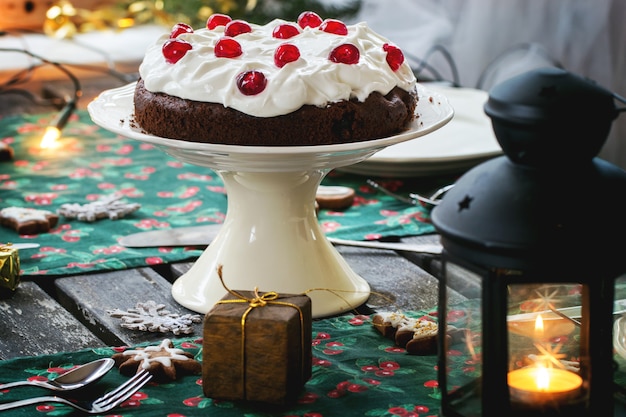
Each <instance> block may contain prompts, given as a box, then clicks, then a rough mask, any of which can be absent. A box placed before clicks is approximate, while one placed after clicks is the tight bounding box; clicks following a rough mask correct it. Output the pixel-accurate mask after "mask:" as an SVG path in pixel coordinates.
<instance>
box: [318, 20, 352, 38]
mask: <svg viewBox="0 0 626 417" xmlns="http://www.w3.org/2000/svg"><path fill="white" fill-rule="evenodd" d="M320 30H323V31H324V32H328V33H333V34H335V35H347V34H348V27H347V26H346V24H345V23H343V22H341V21H339V20H335V19H326V20H324V21H323V22H322V24H321V25H320Z"/></svg>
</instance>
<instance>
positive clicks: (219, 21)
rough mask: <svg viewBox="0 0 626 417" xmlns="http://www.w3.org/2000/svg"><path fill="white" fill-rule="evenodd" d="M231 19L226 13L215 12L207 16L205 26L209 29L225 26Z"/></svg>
mask: <svg viewBox="0 0 626 417" xmlns="http://www.w3.org/2000/svg"><path fill="white" fill-rule="evenodd" d="M232 20H233V19H231V18H230V16H228V15H225V14H221V13H215V14H212V15H211V16H209V18H208V19H207V20H206V28H207V29H209V30H213V29H215V28H216V27H218V26H226V25H227V24H228V23H229V22H230V21H232Z"/></svg>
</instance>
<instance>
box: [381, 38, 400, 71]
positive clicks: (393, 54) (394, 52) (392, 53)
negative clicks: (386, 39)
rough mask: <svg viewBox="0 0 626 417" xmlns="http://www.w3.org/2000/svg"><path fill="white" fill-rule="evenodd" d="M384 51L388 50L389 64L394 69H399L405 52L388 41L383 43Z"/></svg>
mask: <svg viewBox="0 0 626 417" xmlns="http://www.w3.org/2000/svg"><path fill="white" fill-rule="evenodd" d="M383 51H385V52H387V57H386V59H387V64H389V68H391V70H392V71H397V70H398V68H400V66H401V65H402V63H403V62H404V54H403V53H402V50H400V48H398V47H397V46H393V45H390V44H388V43H386V44H384V45H383Z"/></svg>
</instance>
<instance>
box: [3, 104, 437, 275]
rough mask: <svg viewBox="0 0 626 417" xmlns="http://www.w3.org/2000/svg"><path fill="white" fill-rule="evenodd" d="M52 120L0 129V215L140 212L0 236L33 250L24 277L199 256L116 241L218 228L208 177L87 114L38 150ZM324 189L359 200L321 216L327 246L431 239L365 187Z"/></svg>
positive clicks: (408, 212) (423, 227) (421, 217)
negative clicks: (115, 205)
mask: <svg viewBox="0 0 626 417" xmlns="http://www.w3.org/2000/svg"><path fill="white" fill-rule="evenodd" d="M53 117H54V114H42V115H29V116H11V117H6V118H4V119H0V141H2V142H4V143H6V144H8V145H9V146H11V147H12V148H13V149H14V151H15V155H14V158H13V159H12V160H10V161H6V162H0V209H2V208H5V207H30V208H36V209H43V210H49V211H52V212H56V210H57V209H58V208H59V207H60V206H61V205H63V204H73V203H74V204H80V205H83V204H87V203H90V202H93V201H96V200H98V199H101V198H102V197H104V196H110V195H111V194H113V193H119V194H121V195H123V200H122V201H123V202H125V203H139V204H140V205H141V208H140V209H139V210H138V211H135V212H133V213H132V214H130V215H128V216H126V217H124V218H122V219H118V220H110V219H108V218H105V219H102V220H98V221H96V222H84V221H79V220H76V219H69V218H65V217H61V219H60V222H59V224H58V225H57V226H56V227H54V228H53V229H52V230H51V231H50V232H49V233H43V234H39V235H35V236H19V235H18V234H17V233H16V232H15V231H14V230H12V229H10V228H7V227H0V243H2V242H5V243H6V242H24V241H32V242H37V243H39V244H40V245H41V246H40V247H39V248H37V249H28V250H23V251H21V252H20V258H21V268H22V276H23V277H27V276H35V275H70V274H82V273H85V272H90V271H105V270H118V269H126V268H133V267H141V266H146V265H152V264H159V263H170V262H178V261H187V260H193V259H195V258H197V257H198V256H199V255H200V254H201V253H202V248H184V247H172V248H145V249H130V248H125V247H122V246H120V245H119V244H118V243H117V240H118V239H119V238H120V237H121V236H124V235H127V234H130V233H136V232H141V231H149V230H157V229H168V228H172V227H179V226H191V225H198V224H207V223H221V222H222V221H223V219H224V216H225V214H226V210H227V203H228V201H227V195H226V190H225V189H224V186H223V183H222V180H221V179H220V177H219V176H218V175H217V174H216V173H215V172H213V171H212V170H210V169H208V168H205V167H199V166H194V165H190V164H185V163H182V162H180V161H177V160H176V159H174V158H172V157H170V156H169V155H167V154H165V153H164V152H163V151H161V150H160V149H157V148H155V147H154V146H152V145H149V144H145V143H142V142H139V141H135V140H131V139H127V138H123V137H120V136H117V135H116V134H114V133H111V132H109V131H107V130H105V129H102V128H100V127H98V126H96V125H95V124H94V123H93V122H92V121H91V119H90V118H89V115H88V114H87V113H86V111H78V112H77V113H75V114H74V115H73V116H72V117H71V119H70V122H69V124H68V125H67V127H66V128H65V129H64V130H63V138H62V140H61V147H60V148H58V149H56V150H42V149H40V147H39V144H40V141H41V137H42V134H43V131H44V129H45V126H47V125H48V123H49V122H50V120H51V119H52V118H53ZM384 183H385V184H386V185H388V186H389V187H391V188H393V189H395V190H398V192H400V193H404V194H405V195H406V194H408V192H410V191H415V190H413V189H410V188H405V189H403V186H404V184H403V182H402V181H391V180H385V181H384ZM323 184H325V185H346V186H349V187H353V188H354V189H355V190H356V191H357V196H356V199H355V202H354V204H353V206H352V207H350V208H349V209H347V210H344V211H339V212H338V211H327V210H322V211H321V212H320V214H319V221H320V224H321V226H322V228H323V230H325V231H326V232H327V233H328V235H329V236H334V237H339V238H345V239H358V240H363V239H371V238H379V237H388V236H408V235H419V234H424V233H432V232H434V228H433V226H432V224H431V223H430V218H429V211H428V210H427V209H425V208H423V207H417V206H412V205H408V204H405V203H402V202H399V201H397V200H395V199H393V198H391V197H389V196H387V195H384V194H382V193H380V192H379V191H376V190H375V189H373V188H371V187H369V186H368V185H367V183H366V178H364V177H361V176H356V175H347V174H343V173H338V172H335V171H332V172H330V173H329V174H328V175H327V176H326V178H325V179H324V181H323Z"/></svg>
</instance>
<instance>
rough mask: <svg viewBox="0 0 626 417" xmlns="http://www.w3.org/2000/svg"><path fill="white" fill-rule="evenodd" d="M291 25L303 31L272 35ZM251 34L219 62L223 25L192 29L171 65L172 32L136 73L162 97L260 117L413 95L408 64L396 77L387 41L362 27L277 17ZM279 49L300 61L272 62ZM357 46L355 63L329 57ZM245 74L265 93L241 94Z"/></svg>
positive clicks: (239, 38)
mask: <svg viewBox="0 0 626 417" xmlns="http://www.w3.org/2000/svg"><path fill="white" fill-rule="evenodd" d="M287 23H290V24H292V25H294V26H297V27H298V28H299V29H300V31H301V33H300V34H299V35H296V36H295V37H292V38H289V39H276V38H273V37H272V31H273V29H274V28H275V27H276V26H277V25H279V24H287ZM250 26H251V27H252V32H250V33H243V34H240V35H238V36H236V37H234V39H235V40H236V41H237V42H239V43H240V45H241V48H242V50H243V54H242V55H241V56H238V57H236V58H217V57H215V54H214V45H215V43H216V42H217V40H218V39H220V38H222V37H223V36H224V26H218V27H216V28H215V29H213V30H209V29H206V28H202V29H197V30H195V31H194V33H184V34H181V35H179V36H178V38H177V39H182V40H185V41H187V42H189V43H191V45H192V49H191V50H189V51H187V53H186V54H185V56H184V57H183V58H182V59H180V60H179V61H178V62H176V63H168V62H166V60H165V58H164V57H163V53H162V50H161V48H162V45H163V43H164V42H165V41H166V40H168V39H169V36H170V35H169V33H167V34H164V35H162V36H161V37H160V38H159V39H157V41H156V42H155V43H154V44H153V45H152V46H150V47H149V48H148V50H147V52H146V55H145V58H144V61H143V62H142V64H141V65H140V67H139V74H140V76H141V78H142V79H143V80H144V83H145V87H146V89H147V90H149V91H151V92H162V93H166V94H169V95H172V96H176V97H180V98H183V99H188V100H195V101H204V102H211V103H222V104H224V106H225V107H232V108H234V109H236V110H239V111H241V112H243V113H246V114H249V115H252V116H257V117H273V116H277V115H281V114H287V113H291V112H293V111H295V110H297V109H299V108H300V107H302V106H303V105H305V104H308V105H315V106H325V105H327V104H328V103H333V102H338V101H341V100H349V99H351V98H356V99H358V100H359V101H364V100H365V99H366V98H367V97H368V96H369V95H370V94H371V93H372V92H373V91H377V92H379V93H381V94H383V95H385V94H387V93H388V92H389V91H391V89H392V88H394V87H396V86H398V87H400V88H402V89H404V90H406V91H413V90H414V89H415V85H416V78H415V76H414V74H413V71H412V70H411V68H410V66H409V65H408V63H407V62H406V61H404V62H403V63H402V65H401V66H400V68H398V69H397V70H396V71H393V70H392V69H391V68H390V66H389V64H388V63H387V61H386V55H387V54H386V52H385V51H384V50H383V45H384V44H386V43H388V44H391V42H390V41H389V40H387V39H385V38H384V37H382V36H380V35H378V34H377V33H375V32H374V31H372V30H371V29H370V28H369V27H368V26H367V24H366V23H358V24H355V25H348V26H347V28H348V34H347V35H337V34H332V33H327V32H324V31H322V30H320V29H318V28H311V27H306V28H304V29H302V28H300V27H299V26H298V25H297V23H294V22H286V21H284V20H281V19H275V20H273V21H272V22H270V23H268V24H266V25H263V26H260V25H255V24H251V23H250ZM283 43H291V44H293V45H296V46H297V47H298V49H299V51H300V58H299V59H298V60H296V61H294V62H290V63H288V64H286V65H285V66H283V67H282V68H279V67H277V66H276V65H275V64H274V51H275V49H276V47H278V46H279V45H281V44H283ZM346 43H349V44H354V45H355V46H357V47H358V49H359V52H360V59H359V62H358V63H357V64H343V63H334V62H332V61H331V60H329V59H328V57H329V55H330V53H331V51H332V50H333V49H334V48H335V47H337V46H339V45H342V44H346ZM250 70H258V71H261V72H263V74H264V75H265V77H266V79H267V86H266V88H265V89H264V90H263V91H262V92H261V93H259V94H256V95H252V96H246V95H243V94H242V93H241V92H240V91H239V89H238V88H237V84H236V78H237V75H238V74H240V73H242V72H245V71H250Z"/></svg>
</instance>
